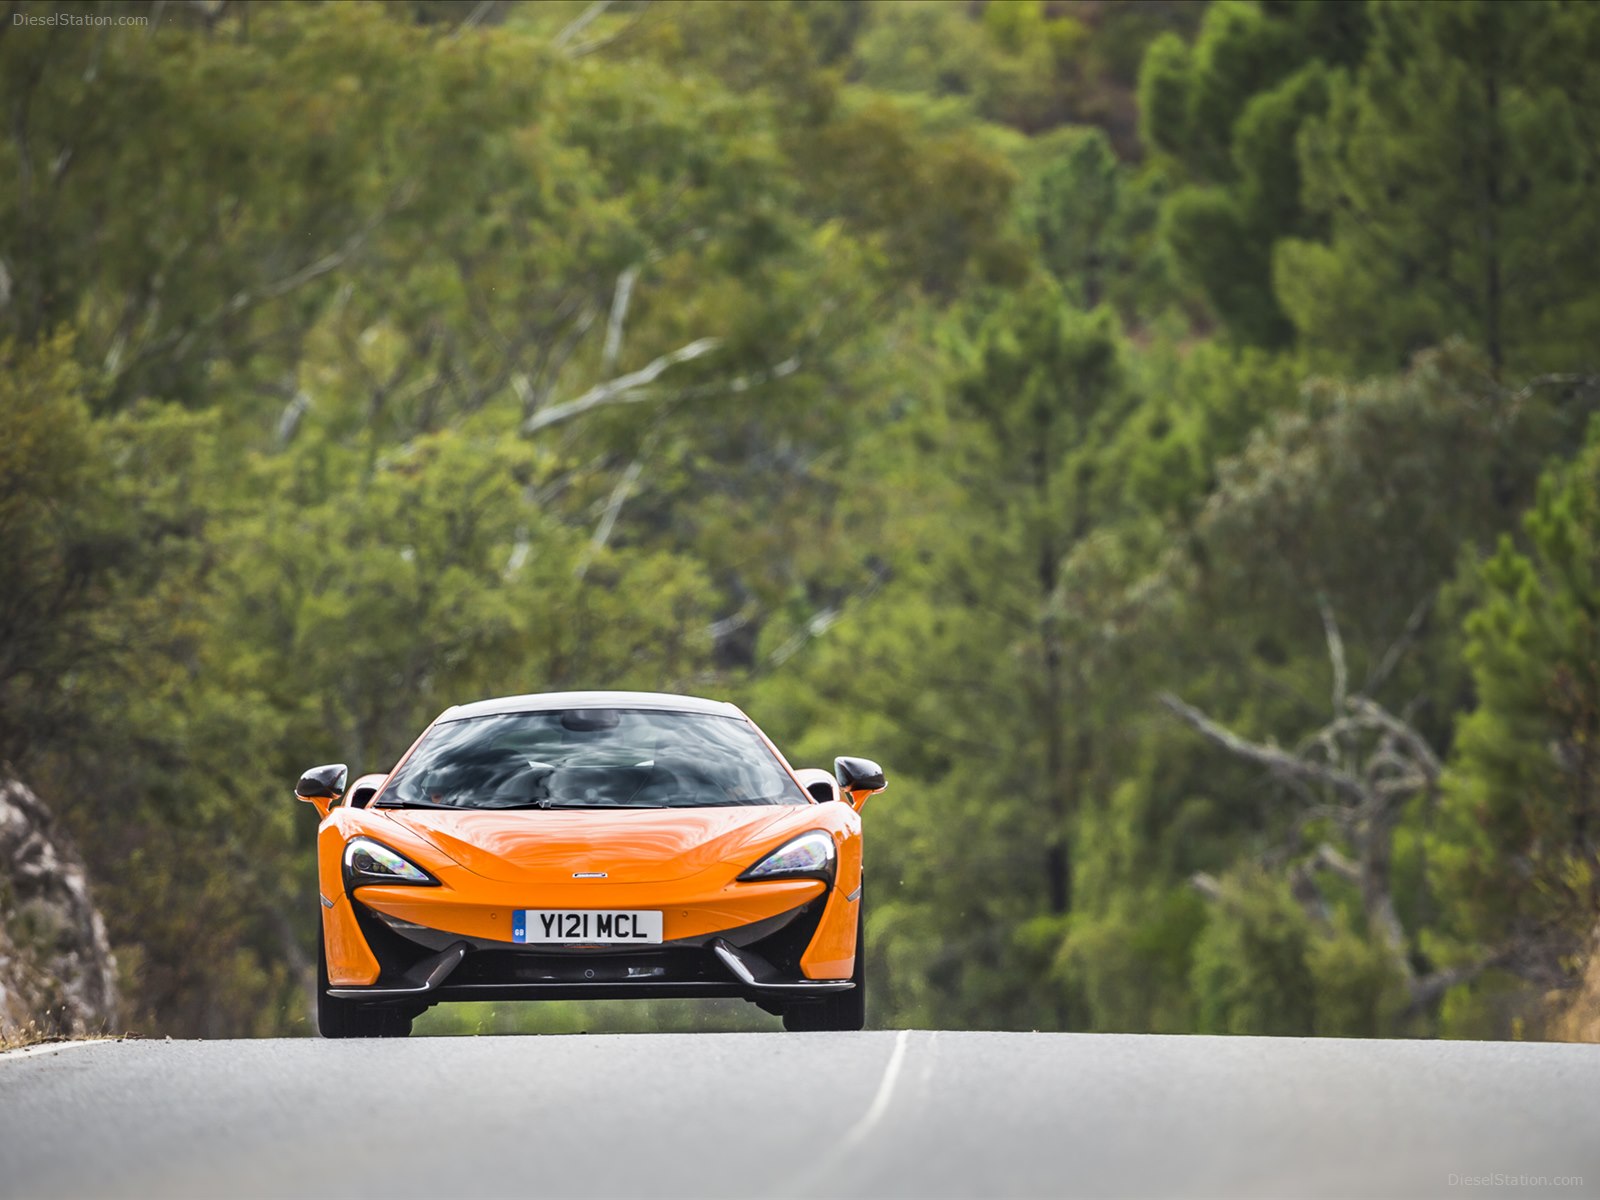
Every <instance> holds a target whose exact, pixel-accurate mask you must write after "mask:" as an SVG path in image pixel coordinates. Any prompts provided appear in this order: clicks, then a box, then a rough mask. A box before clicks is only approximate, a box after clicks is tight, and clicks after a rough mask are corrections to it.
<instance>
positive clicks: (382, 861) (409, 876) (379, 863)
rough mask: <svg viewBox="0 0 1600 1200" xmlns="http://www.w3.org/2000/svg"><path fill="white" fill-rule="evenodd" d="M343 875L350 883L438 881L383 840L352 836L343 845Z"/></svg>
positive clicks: (425, 882)
mask: <svg viewBox="0 0 1600 1200" xmlns="http://www.w3.org/2000/svg"><path fill="white" fill-rule="evenodd" d="M344 877H345V882H346V883H348V884H349V885H350V886H351V887H359V886H360V885H361V884H363V883H388V884H396V883H411V884H423V885H432V886H435V887H437V886H438V883H439V881H438V880H437V879H435V878H434V877H433V876H432V875H429V874H428V873H427V872H426V871H424V870H423V869H422V868H421V867H419V866H417V865H416V863H414V862H411V861H410V860H409V859H407V858H405V857H404V856H402V855H400V854H397V853H395V852H394V851H393V850H391V849H389V847H387V846H385V845H384V844H383V843H382V842H375V841H373V840H372V839H371V838H367V837H354V838H351V839H350V840H349V841H348V842H346V843H345V847H344Z"/></svg>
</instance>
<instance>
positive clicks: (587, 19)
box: [551, 0, 611, 50]
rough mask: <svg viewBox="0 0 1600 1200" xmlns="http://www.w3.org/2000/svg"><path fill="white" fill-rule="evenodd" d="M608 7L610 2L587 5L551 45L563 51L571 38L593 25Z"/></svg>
mask: <svg viewBox="0 0 1600 1200" xmlns="http://www.w3.org/2000/svg"><path fill="white" fill-rule="evenodd" d="M610 7H611V0H594V3H593V4H591V5H589V7H588V8H586V9H584V10H583V11H582V12H581V13H579V14H578V16H577V18H576V19H575V20H573V21H572V22H571V23H570V24H569V25H568V26H567V27H566V28H565V29H563V30H562V31H561V32H560V33H558V34H556V37H555V41H554V42H553V43H551V44H552V45H554V46H555V48H556V49H557V50H565V49H566V48H567V46H568V45H570V44H571V42H572V39H573V38H575V37H577V36H578V35H579V34H580V33H582V32H583V31H584V30H585V29H587V28H589V26H590V25H592V24H594V21H595V18H596V17H598V16H600V14H601V13H603V12H605V11H606V9H608V8H610Z"/></svg>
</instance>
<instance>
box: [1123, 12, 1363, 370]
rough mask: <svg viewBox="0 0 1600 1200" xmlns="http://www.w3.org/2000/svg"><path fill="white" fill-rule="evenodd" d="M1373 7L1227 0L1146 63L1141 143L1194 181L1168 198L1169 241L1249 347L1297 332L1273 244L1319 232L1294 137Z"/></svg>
mask: <svg viewBox="0 0 1600 1200" xmlns="http://www.w3.org/2000/svg"><path fill="white" fill-rule="evenodd" d="M1365 9H1366V6H1365V4H1364V3H1349V2H1339V0H1334V2H1328V0H1315V2H1308V3H1297V4H1261V5H1257V4H1252V3H1242V2H1239V0H1227V2H1225V3H1219V4H1213V5H1211V6H1210V7H1209V8H1208V9H1207V10H1206V15H1205V18H1204V20H1203V21H1202V23H1201V26H1200V31H1199V34H1198V36H1197V37H1196V39H1195V42H1194V44H1193V45H1192V46H1190V45H1187V44H1186V43H1185V42H1184V41H1183V39H1182V38H1181V37H1180V36H1179V35H1178V34H1176V33H1167V34H1163V35H1162V36H1161V37H1160V38H1159V39H1158V40H1157V41H1156V42H1154V43H1153V44H1152V45H1151V47H1150V49H1149V51H1148V53H1147V54H1146V56H1145V60H1144V65H1143V69H1142V70H1141V73H1140V80H1139V98H1140V110H1141V112H1140V117H1141V130H1142V134H1143V137H1144V140H1145V143H1146V145H1147V146H1149V147H1150V148H1152V149H1154V150H1158V151H1160V152H1161V153H1162V154H1164V155H1165V156H1167V157H1168V158H1170V159H1171V160H1172V161H1173V162H1174V163H1175V164H1176V165H1177V168H1178V171H1179V173H1180V174H1181V176H1182V177H1183V178H1184V179H1186V180H1187V181H1188V182H1187V186H1184V187H1181V188H1179V189H1177V190H1176V191H1175V192H1174V193H1173V194H1172V195H1171V196H1170V197H1169V198H1168V199H1167V201H1166V202H1165V205H1164V208H1163V213H1162V227H1163V233H1164V237H1165V240H1166V242H1167V244H1168V245H1169V246H1170V247H1171V249H1172V252H1173V255H1174V257H1175V259H1176V260H1177V262H1178V264H1179V265H1180V267H1181V268H1182V269H1183V271H1184V272H1185V273H1186V275H1187V276H1188V277H1189V278H1190V279H1191V280H1192V281H1193V282H1194V283H1195V284H1196V285H1197V286H1198V287H1199V288H1200V289H1201V291H1202V292H1203V293H1204V295H1205V297H1206V299H1207V300H1208V301H1209V303H1210V306H1211V308H1212V310H1213V311H1214V312H1215V313H1216V315H1217V316H1218V317H1220V318H1221V320H1222V322H1223V324H1224V325H1225V326H1226V327H1227V329H1228V331H1229V333H1230V334H1231V335H1232V336H1233V337H1234V338H1235V339H1237V340H1238V341H1241V342H1243V343H1246V344H1249V345H1256V346H1265V347H1282V346H1286V345H1287V344H1289V342H1290V340H1291V339H1292V337H1293V334H1294V327H1293V326H1292V324H1291V323H1290V322H1289V320H1288V318H1287V317H1286V315H1285V313H1284V311H1283V308H1282V306H1281V304H1280V301H1279V298H1278V296H1277V294H1276V293H1275V291H1274V287H1273V278H1272V247H1273V244H1274V243H1275V242H1276V241H1277V240H1278V239H1280V238H1284V237H1290V236H1305V235H1307V234H1309V233H1311V232H1313V231H1314V230H1315V229H1316V228H1317V223H1316V221H1315V219H1314V216H1313V214H1309V213H1308V212H1307V211H1306V210H1305V209H1304V208H1303V206H1302V202H1301V196H1300V190H1301V188H1300V168H1299V163H1298V161H1297V157H1296V136H1297V134H1298V132H1299V130H1300V127H1301V126H1302V125H1303V124H1304V123H1305V122H1306V121H1307V120H1308V119H1309V118H1310V117H1313V116H1315V115H1318V114H1320V113H1321V112H1322V111H1323V110H1324V108H1325V107H1326V104H1327V73H1328V69H1329V68H1330V67H1333V66H1337V65H1341V64H1344V63H1347V62H1350V61H1353V60H1354V59H1355V58H1356V57H1358V56H1359V54H1360V50H1361V47H1362V45H1363V43H1364V41H1365V39H1366V36H1367V18H1366V12H1365Z"/></svg>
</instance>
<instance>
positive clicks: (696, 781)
mask: <svg viewBox="0 0 1600 1200" xmlns="http://www.w3.org/2000/svg"><path fill="white" fill-rule="evenodd" d="M809 802H810V800H809V797H808V796H807V795H806V794H805V792H804V791H802V790H801V788H800V785H799V784H797V783H796V782H795V781H794V779H793V777H791V776H790V775H789V773H788V772H787V771H785V770H784V769H783V765H782V764H781V763H780V762H779V761H778V759H777V757H776V756H775V755H774V754H773V753H772V751H771V750H770V749H769V748H768V746H767V744H766V743H765V742H764V741H763V740H762V739H761V737H760V736H759V735H758V734H757V733H756V732H755V730H754V729H752V728H751V727H750V725H749V724H748V723H747V722H745V721H742V720H740V719H739V718H737V717H723V716H713V715H709V714H704V713H688V712H661V711H650V710H629V709H565V710H560V711H555V712H529V713H503V714H499V715H496V716H487V717H471V718H467V719H464V720H459V721H444V722H441V723H440V724H438V725H435V726H434V727H433V728H432V729H431V730H430V731H429V732H428V735H427V736H426V737H425V738H424V739H423V741H422V743H421V745H419V746H418V747H417V748H416V751H415V752H414V753H413V754H412V755H411V757H410V758H408V759H407V760H406V762H405V765H404V766H402V767H401V768H400V769H399V771H397V772H396V773H395V776H394V778H393V779H392V780H391V781H390V783H389V786H388V787H387V788H386V789H385V790H384V793H383V795H382V797H381V799H380V800H379V805H380V806H391V805H393V806H404V807H427V808H434V807H439V808H494V809H505V808H530V809H531V808H710V807H723V806H727V805H737V804H806V803H809Z"/></svg>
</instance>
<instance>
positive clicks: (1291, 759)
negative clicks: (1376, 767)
mask: <svg viewBox="0 0 1600 1200" xmlns="http://www.w3.org/2000/svg"><path fill="white" fill-rule="evenodd" d="M1160 699H1161V703H1162V705H1163V706H1165V707H1166V709H1167V710H1168V711H1169V712H1171V713H1172V714H1173V715H1174V716H1176V717H1177V718H1178V719H1179V720H1180V721H1182V722H1183V723H1184V724H1185V725H1188V726H1189V727H1190V728H1191V729H1193V730H1194V731H1195V732H1196V733H1198V734H1200V735H1201V736H1202V737H1204V738H1206V739H1207V740H1208V741H1210V742H1213V743H1215V744H1216V745H1218V746H1220V747H1222V749H1224V750H1226V751H1227V752H1228V753H1229V754H1232V755H1235V756H1236V757H1238V758H1243V759H1246V760H1248V761H1250V762H1253V763H1255V764H1257V765H1258V766H1262V767H1265V768H1266V769H1267V770H1268V771H1270V772H1272V774H1273V775H1275V776H1277V777H1278V778H1280V779H1284V780H1288V781H1298V782H1300V783H1310V784H1319V783H1320V784H1323V785H1325V786H1327V787H1331V788H1333V789H1334V790H1335V791H1337V792H1339V793H1340V794H1342V795H1345V796H1348V797H1349V798H1350V799H1351V800H1353V801H1354V802H1355V803H1357V804H1366V803H1368V802H1369V801H1370V800H1371V798H1372V796H1371V793H1370V792H1369V791H1368V790H1367V787H1366V785H1365V784H1363V783H1362V781H1361V780H1359V779H1357V778H1356V777H1355V776H1354V775H1351V774H1350V773H1349V772H1347V771H1341V770H1339V769H1337V768H1335V767H1331V766H1327V765H1325V764H1323V763H1319V762H1315V761H1310V760H1307V759H1304V758H1299V757H1297V756H1296V755H1294V754H1291V753H1289V752H1288V751H1286V750H1280V749H1279V748H1278V747H1276V746H1267V745H1262V744H1261V743H1259V742H1252V741H1249V740H1247V739H1245V738H1242V737H1240V736H1239V735H1238V734H1236V733H1234V732H1233V731H1232V730H1231V729H1225V728H1223V727H1222V726H1221V725H1218V724H1217V723H1216V722H1215V721H1213V720H1212V719H1211V718H1210V717H1208V716H1206V715H1205V713H1203V712H1201V711H1200V710H1199V709H1198V708H1194V707H1192V706H1191V705H1188V704H1185V703H1184V702H1183V701H1182V700H1180V699H1178V697H1176V696H1174V695H1172V694H1171V693H1170V692H1163V693H1162V694H1161V697H1160Z"/></svg>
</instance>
